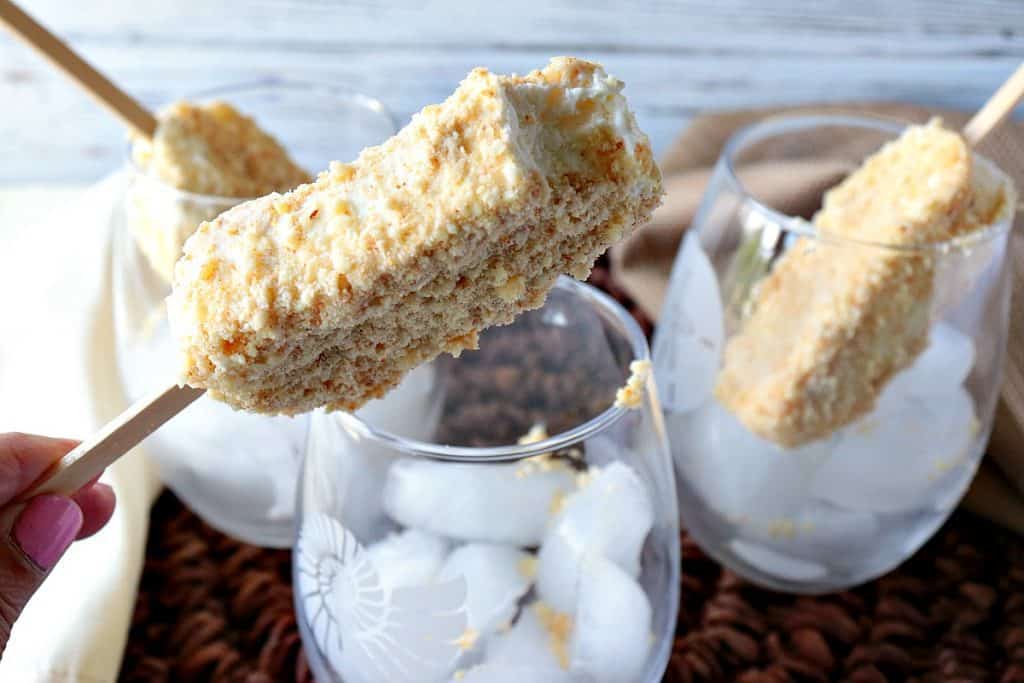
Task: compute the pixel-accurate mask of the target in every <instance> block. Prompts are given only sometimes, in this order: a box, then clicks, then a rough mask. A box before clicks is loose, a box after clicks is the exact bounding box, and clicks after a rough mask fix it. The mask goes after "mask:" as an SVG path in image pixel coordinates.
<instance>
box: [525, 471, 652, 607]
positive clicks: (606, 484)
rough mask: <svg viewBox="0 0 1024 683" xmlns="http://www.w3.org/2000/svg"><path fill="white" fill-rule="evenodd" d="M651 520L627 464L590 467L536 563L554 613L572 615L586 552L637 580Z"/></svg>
mask: <svg viewBox="0 0 1024 683" xmlns="http://www.w3.org/2000/svg"><path fill="white" fill-rule="evenodd" d="M653 522H654V511H653V508H652V506H651V499H650V496H649V495H648V492H647V488H646V486H644V483H643V482H642V481H641V480H640V478H639V477H638V476H637V475H636V473H635V472H634V471H633V470H632V469H631V468H630V467H629V466H628V465H625V464H624V463H621V462H615V463H612V464H611V465H608V466H607V467H604V468H600V469H598V468H593V469H591V470H590V477H589V480H588V482H587V483H586V484H585V485H584V486H583V487H582V488H581V489H580V490H579V491H577V492H576V493H574V494H572V495H571V496H569V497H568V498H566V499H565V502H564V504H563V505H562V509H561V510H560V511H559V513H558V515H557V516H556V517H555V519H554V520H553V521H552V523H551V526H549V527H548V530H547V533H545V535H544V543H543V544H542V545H541V548H540V554H539V556H538V562H537V590H538V592H539V593H540V596H541V597H542V598H543V599H544V600H545V601H547V602H548V603H549V604H550V605H551V606H552V607H554V608H555V609H556V610H558V611H560V612H566V613H569V614H572V613H574V612H575V611H576V601H577V588H578V585H579V576H580V570H581V566H582V560H583V557H584V554H593V555H599V556H602V557H605V558H607V559H609V560H611V561H612V562H614V563H616V564H618V565H619V566H620V567H621V568H622V569H623V570H624V571H625V572H626V573H627V574H629V575H630V576H637V575H638V574H639V573H640V550H641V548H642V547H643V544H644V539H646V538H647V534H648V532H649V531H650V530H651V526H652V524H653Z"/></svg>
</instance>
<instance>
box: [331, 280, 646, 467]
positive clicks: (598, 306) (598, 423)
mask: <svg viewBox="0 0 1024 683" xmlns="http://www.w3.org/2000/svg"><path fill="white" fill-rule="evenodd" d="M555 290H562V291H569V292H571V293H573V294H575V295H578V296H580V297H581V298H582V299H584V300H585V301H586V302H587V303H588V304H589V305H590V306H591V307H592V309H593V310H595V311H596V312H597V314H598V315H599V316H601V318H602V319H603V320H610V321H613V322H614V323H616V324H617V325H619V331H620V332H621V333H622V334H623V336H624V337H625V338H626V341H627V342H628V343H629V347H630V350H631V351H632V355H633V357H632V358H631V359H630V361H629V362H630V363H632V362H634V361H638V360H647V361H649V360H650V350H649V348H648V345H647V338H646V337H645V336H644V333H643V330H641V329H640V325H639V324H638V323H637V322H636V320H635V319H634V318H633V316H632V315H630V313H629V311H627V310H626V309H625V308H623V306H622V304H620V303H619V302H618V301H616V300H615V299H613V298H612V297H611V296H609V295H608V294H605V293H604V292H602V291H601V290H599V289H597V288H596V287H594V286H593V285H588V284H586V283H584V282H579V281H577V280H574V279H572V278H570V277H568V276H566V275H560V276H559V277H558V280H557V281H556V283H555V286H554V287H553V288H552V291H555ZM538 310H539V309H538ZM652 389H653V382H652V379H651V378H648V381H647V383H646V385H645V387H644V391H645V394H646V393H647V392H650V391H652ZM317 412H318V413H319V416H316V415H314V419H316V418H317V417H320V418H325V417H326V418H336V419H337V420H338V421H339V422H340V423H341V424H342V427H343V428H344V429H349V430H352V431H354V432H356V433H357V434H358V435H359V436H361V437H363V438H366V439H369V440H372V441H374V442H376V443H377V444H380V445H382V446H385V447H387V448H390V449H392V450H395V451H399V452H401V453H402V454H403V455H411V456H417V457H424V458H427V459H430V460H443V461H448V462H462V463H488V462H489V463H495V462H515V461H518V460H522V459H524V458H529V457H533V456H536V455H541V454H543V453H550V452H552V451H556V450H560V449H563V448H567V447H569V446H572V445H573V444H576V443H579V442H580V441H582V440H583V439H586V438H588V437H591V436H594V435H596V434H600V433H602V432H604V431H606V430H607V429H608V428H609V427H611V426H612V425H614V424H615V423H617V422H618V421H619V420H621V419H622V418H623V416H625V415H626V414H628V413H631V412H634V409H632V408H626V407H624V406H618V405H616V404H615V403H614V402H613V403H612V404H611V405H610V406H609V407H608V408H605V409H604V410H603V411H602V412H600V413H598V414H597V415H595V416H594V417H591V418H590V419H589V420H586V421H585V422H581V423H580V424H578V425H576V426H575V427H573V428H571V429H567V430H565V431H563V432H559V433H558V434H554V435H552V436H549V437H548V438H546V439H544V440H543V441H537V442H534V443H529V444H506V445H501V446H450V445H446V444H438V443H433V442H429V441H421V440H419V439H410V438H406V437H404V436H399V435H398V434H394V433H392V432H389V431H386V430H383V429H378V428H376V427H374V426H372V425H370V424H369V423H368V422H366V421H365V420H363V419H362V418H361V417H359V416H358V415H355V414H353V413H346V412H340V411H339V412H337V413H328V412H326V411H325V410H324V409H323V408H321V409H319V410H318V411H317ZM311 427H312V423H311Z"/></svg>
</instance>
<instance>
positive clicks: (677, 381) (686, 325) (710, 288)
mask: <svg viewBox="0 0 1024 683" xmlns="http://www.w3.org/2000/svg"><path fill="white" fill-rule="evenodd" d="M724 336H725V331H724V325H723V312H722V297H721V295H720V293H719V290H718V278H717V277H716V276H715V271H714V268H713V267H712V266H711V261H709V260H708V257H707V254H705V253H704V249H703V248H702V247H701V246H700V239H699V237H698V235H697V232H696V231H690V232H689V233H687V235H686V237H685V238H684V239H683V246H682V249H681V250H680V251H679V256H678V257H677V259H676V263H675V266H674V267H673V269H672V278H671V280H670V281H669V294H668V299H667V301H666V303H665V308H664V310H663V311H662V315H661V323H660V324H659V326H658V330H657V333H656V334H655V336H654V354H653V355H654V376H655V379H656V381H657V385H658V396H659V398H661V401H662V404H663V405H664V406H665V410H667V411H670V412H687V411H690V410H693V409H695V408H696V407H697V406H699V405H700V404H702V403H704V402H705V401H706V400H707V399H708V398H709V397H710V396H711V391H712V389H714V386H715V377H716V376H717V374H718V367H719V365H720V363H721V355H722V341H723V337H724Z"/></svg>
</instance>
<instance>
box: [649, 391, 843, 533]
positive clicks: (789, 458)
mask: <svg viewBox="0 0 1024 683" xmlns="http://www.w3.org/2000/svg"><path fill="white" fill-rule="evenodd" d="M666 425H667V427H668V431H669V440H670V443H671V444H672V451H673V456H674V459H675V463H676V468H677V470H678V472H679V474H680V475H681V476H682V477H683V478H684V479H685V485H686V487H687V488H689V489H691V490H693V491H695V492H696V493H697V495H699V496H700V497H701V498H703V499H704V500H705V502H706V503H707V504H708V505H709V506H710V507H711V508H713V509H714V510H715V511H716V512H718V513H719V514H720V515H722V516H723V517H725V518H726V519H727V520H729V521H731V522H733V523H734V524H739V525H742V524H745V523H747V522H750V521H757V520H769V519H788V518H792V517H793V516H794V515H795V514H796V512H797V511H798V509H799V507H800V505H801V504H802V502H803V500H804V499H805V497H806V487H807V484H808V482H809V480H810V478H811V477H812V476H813V474H814V471H815V470H816V468H817V467H819V466H820V464H821V463H822V462H823V460H824V458H825V457H826V455H827V453H828V442H821V441H819V442H814V443H811V444H808V445H806V446H803V447H801V448H798V449H784V448H780V447H779V446H777V445H776V444H773V443H771V442H769V441H766V440H764V439H761V438H759V437H757V436H756V435H754V434H753V433H752V432H750V430H748V429H747V428H746V427H744V426H743V424H742V423H740V421H739V420H737V419H736V417H735V416H734V415H733V414H732V413H730V412H729V411H728V410H726V409H725V408H723V407H722V406H721V405H720V404H719V403H718V402H717V401H709V402H708V403H706V404H705V405H704V406H702V407H701V408H700V410H698V411H696V412H694V413H691V414H689V415H668V416H667V417H666Z"/></svg>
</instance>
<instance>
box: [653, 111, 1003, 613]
mask: <svg viewBox="0 0 1024 683" xmlns="http://www.w3.org/2000/svg"><path fill="white" fill-rule="evenodd" d="M902 129H903V125H901V124H897V123H894V122H889V121H884V120H879V119H871V118H861V117H845V116H813V117H784V118H777V119H771V120H767V121H765V122H762V123H760V124H756V125H754V126H751V127H749V128H747V129H744V130H743V131H741V132H739V133H738V134H736V136H735V137H734V138H733V139H732V140H731V141H730V142H729V144H728V145H727V146H726V148H725V150H724V152H723V154H722V157H721V158H720V160H719V162H718V165H717V167H716V170H715V173H714V175H713V177H712V179H711V181H710V184H709V186H708V190H707V192H706V194H705V197H704V200H703V203H702V205H701V208H700V210H699V212H698V214H697V216H696V219H695V221H694V224H693V227H692V229H691V230H690V231H689V233H688V234H687V235H686V238H685V239H684V241H683V244H682V245H681V246H680V251H679V254H678V256H677V259H676V263H675V266H674V268H673V272H672V277H671V281H670V285H669V293H668V296H667V299H666V304H665V306H664V312H663V317H662V320H661V325H660V326H659V328H658V330H657V331H656V334H655V342H654V367H655V376H656V379H657V383H658V386H659V389H660V395H661V398H662V401H663V406H664V410H665V416H666V424H667V429H668V431H669V437H670V441H671V446H672V450H673V460H674V463H675V468H676V473H677V475H678V477H677V480H678V486H679V491H680V507H681V512H682V517H683V521H684V523H685V525H686V526H687V528H688V529H689V531H690V532H691V533H692V534H693V535H694V537H695V539H696V540H697V541H698V542H699V543H700V544H701V545H702V547H703V548H704V549H705V550H706V551H707V552H708V553H710V554H711V555H713V556H714V557H716V558H717V559H718V560H719V561H721V562H722V563H724V564H726V565H727V566H729V567H730V568H731V569H733V570H735V571H736V572H737V573H739V574H742V575H743V576H745V577H747V578H748V579H750V580H752V581H754V582H756V583H760V584H762V585H765V586H769V587H773V588H777V589H782V590H788V591H793V592H801V593H820V592H826V591H830V590H837V589H841V588H845V587H848V586H851V585H855V584H858V583H861V582H863V581H866V580H869V579H872V578H874V577H876V576H878V575H880V574H882V573H884V572H886V571H888V570H889V569H891V568H893V567H895V566H896V565H897V564H899V563H900V562H902V561H903V560H905V559H906V558H907V557H909V556H910V555H911V554H912V553H913V552H914V551H916V550H917V549H918V548H919V547H920V546H921V545H922V544H923V543H924V542H925V541H926V540H927V539H928V538H929V537H930V536H931V535H932V534H933V533H934V532H935V530H936V529H937V528H938V527H939V526H940V525H941V524H942V522H943V521H944V520H945V519H946V517H947V516H948V515H949V514H950V512H951V510H952V509H953V508H954V507H955V505H956V504H957V502H958V501H959V499H960V497H961V496H962V495H963V493H964V491H965V490H966V488H967V486H968V485H969V483H970V481H971V478H972V477H973V475H974V472H975V469H976V467H977V465H978V462H979V460H980V458H981V456H982V454H983V452H984V448H985V444H986V441H987V439H988V436H989V432H990V431H991V427H992V420H993V413H994V411H995V406H996V402H997V399H998V393H999V388H1000V380H1001V373H1002V367H1003V356H1004V352H1005V345H1006V339H1007V323H1008V315H1009V297H1010V272H1009V266H1008V263H1007V259H1006V248H1007V240H1008V237H1009V234H1010V228H1011V224H1012V219H1013V213H1014V210H1015V206H1016V196H1015V193H1014V188H1013V186H1012V183H1011V181H1010V180H1009V179H1008V178H1007V176H1006V175H1004V174H1003V173H1002V172H1001V171H1000V170H999V169H997V168H996V167H995V166H994V165H993V164H992V163H991V162H989V161H988V160H986V159H984V158H982V157H979V156H977V155H975V159H974V161H975V163H974V171H973V173H974V179H973V183H974V202H975V204H974V207H973V209H972V210H973V211H974V212H975V214H976V215H978V216H979V217H980V218H981V219H982V220H981V221H980V223H981V225H982V227H981V228H980V229H978V230H976V231H974V232H973V233H970V234H967V235H965V236H963V237H960V238H957V239H955V240H951V241H948V242H944V243H941V244H930V245H926V246H921V247H902V248H900V247H895V246H891V245H890V246H886V245H882V244H869V243H864V242H858V241H856V240H853V239H845V238H837V237H834V236H824V235H818V234H816V232H815V230H814V227H813V226H812V225H811V224H810V223H808V222H807V221H806V220H805V219H807V218H810V217H811V216H812V215H813V213H814V211H815V210H817V208H818V207H819V206H820V202H821V195H822V193H823V192H824V191H825V190H826V189H827V188H828V187H830V186H831V185H833V184H834V183H836V182H837V181H839V180H840V179H842V177H843V176H844V175H845V174H847V173H849V172H850V171H851V170H853V169H855V168H856V167H857V166H858V165H859V164H860V162H861V161H862V160H863V159H864V157H865V156H867V155H869V154H870V153H872V152H873V151H875V150H877V149H878V148H879V147H880V146H881V145H882V144H884V143H885V142H887V141H889V140H891V139H892V138H894V137H895V136H897V135H898V134H899V133H900V131H901V130H902ZM796 248H799V249H806V250H816V251H819V252H821V253H822V254H823V255H824V256H826V257H828V258H829V259H834V260H832V262H833V263H835V262H836V261H838V260H839V259H852V258H858V257H859V258H862V259H864V260H865V261H867V262H872V263H878V262H879V261H880V260H882V259H888V261H887V262H890V263H897V264H901V267H903V268H905V269H907V270H903V271H900V272H902V273H908V272H913V273H917V275H916V276H913V277H917V278H918V280H917V281H919V282H922V283H923V284H924V287H923V290H928V289H930V290H931V292H930V294H927V293H926V294H925V295H924V296H922V297H921V298H920V299H919V300H918V303H917V304H916V305H915V306H913V307H912V311H910V312H909V313H908V317H907V318H906V319H904V321H901V323H899V324H901V325H902V324H905V325H906V326H907V327H908V328H911V327H912V326H914V325H919V327H916V328H912V329H914V330H920V332H919V333H918V334H919V336H918V337H917V338H918V339H922V341H923V340H924V337H925V336H927V341H926V342H925V344H926V345H925V347H924V350H923V351H922V352H920V353H919V355H917V356H916V357H912V359H911V361H910V363H909V365H908V366H906V367H905V368H904V369H902V370H901V371H899V372H897V373H896V374H894V375H893V376H892V377H891V378H890V379H888V380H887V381H885V383H884V384H883V385H882V386H881V387H880V389H881V391H880V395H879V396H878V398H877V400H876V401H875V403H874V405H873V406H871V407H870V409H869V410H868V411H867V412H866V413H864V414H863V415H861V416H860V417H859V418H857V419H855V420H854V421H852V422H851V423H849V424H846V425H845V426H841V427H839V428H838V429H836V430H835V431H833V432H832V433H831V434H829V435H828V436H826V437H823V438H820V439H817V440H815V441H811V442H810V443H806V444H803V445H800V446H799V447H795V448H783V447H782V446H779V445H776V444H775V443H773V442H770V441H768V440H766V439H764V438H761V437H759V436H756V435H755V434H754V433H753V432H752V431H750V430H749V429H748V428H747V427H746V426H744V423H743V422H741V420H740V419H738V418H737V416H736V415H734V414H733V413H732V412H730V410H729V409H727V408H726V407H725V405H724V404H723V403H721V402H720V401H719V400H718V398H716V392H715V387H716V383H717V381H718V377H719V372H720V369H721V368H722V367H723V365H724V357H725V355H724V352H725V350H726V349H727V348H728V347H729V344H730V341H731V340H733V339H734V337H735V336H736V335H738V334H739V333H741V332H742V330H743V327H744V324H745V322H746V320H747V319H748V317H749V315H750V312H751V310H752V308H753V307H755V306H756V305H757V301H758V296H759V292H760V290H759V289H758V287H759V283H760V282H761V281H762V280H763V279H764V278H765V277H766V276H767V275H768V274H769V273H771V272H772V269H773V268H774V267H775V265H776V263H777V262H778V261H779V259H780V258H781V257H782V255H783V254H786V253H788V250H790V249H796ZM854 254H858V255H859V256H858V257H855V256H853V255H854ZM821 279H822V280H825V279H826V278H821ZM831 285H832V283H831V282H827V281H816V282H813V283H810V282H809V283H807V286H806V287H805V288H804V289H803V290H802V291H803V292H806V293H807V294H806V296H807V297H808V300H811V299H813V297H814V296H816V295H817V292H824V293H825V296H828V295H829V293H830V292H831V291H832V289H831ZM791 305H799V304H796V303H793V304H791ZM918 321H920V322H918ZM778 327H779V329H776V330H772V334H771V339H764V340H758V342H757V343H764V344H771V345H772V348H775V349H784V348H789V347H794V346H796V345H798V344H799V343H800V342H801V340H802V336H801V335H803V334H804V328H801V327H800V326H797V325H795V324H794V325H792V326H787V325H785V324H784V323H783V324H780V325H779V326H778ZM747 341H749V339H748V340H747ZM735 348H739V349H743V348H757V347H756V346H754V347H751V346H743V345H740V346H737V347H735ZM746 353H747V355H744V356H743V358H739V357H737V356H730V358H731V359H733V358H735V359H736V362H738V363H742V364H743V365H744V366H745V369H744V371H745V372H748V373H751V374H750V375H749V379H750V381H773V380H774V378H775V377H777V376H778V375H775V374H773V373H777V372H778V371H779V367H778V366H773V367H758V366H757V365H755V364H754V363H747V362H745V360H746V359H747V358H749V355H750V352H746ZM734 367H738V366H734ZM753 373H759V374H756V375H755V374H753ZM745 377H747V375H745ZM847 381H848V382H849V381H855V380H847ZM846 386H850V385H849V384H846ZM836 389H837V390H838V391H839V392H842V391H844V386H842V385H841V386H838V387H836Z"/></svg>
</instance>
